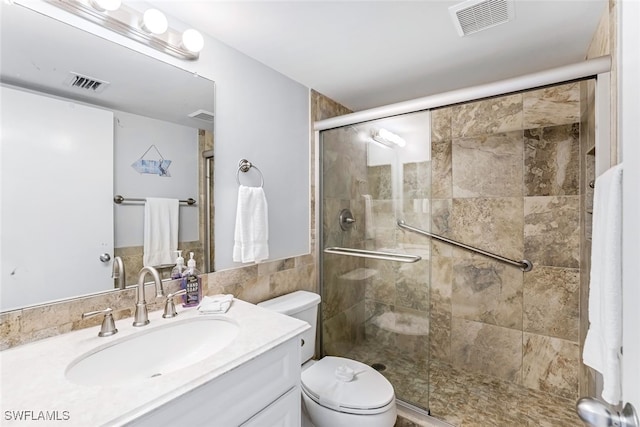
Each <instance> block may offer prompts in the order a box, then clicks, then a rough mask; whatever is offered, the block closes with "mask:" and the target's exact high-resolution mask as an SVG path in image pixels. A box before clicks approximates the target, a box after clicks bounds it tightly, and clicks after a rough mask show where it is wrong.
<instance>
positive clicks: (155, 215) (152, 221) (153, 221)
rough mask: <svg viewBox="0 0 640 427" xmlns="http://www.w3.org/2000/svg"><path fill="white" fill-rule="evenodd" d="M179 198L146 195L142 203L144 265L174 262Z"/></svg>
mask: <svg viewBox="0 0 640 427" xmlns="http://www.w3.org/2000/svg"><path fill="white" fill-rule="evenodd" d="M179 209H180V206H179V200H178V199H160V198H154V197H148V198H147V200H146V203H145V205H144V257H143V264H144V266H157V265H166V264H172V263H174V261H175V259H174V257H175V252H176V251H177V250H178V224H179V216H178V215H179Z"/></svg>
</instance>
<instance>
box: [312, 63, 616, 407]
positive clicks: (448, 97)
mask: <svg viewBox="0 0 640 427" xmlns="http://www.w3.org/2000/svg"><path fill="white" fill-rule="evenodd" d="M610 71H611V57H610V56H608V55H607V56H602V57H599V58H595V59H591V60H587V61H583V62H580V63H577V64H572V65H567V66H564V67H559V68H554V69H551V70H546V71H541V72H537V73H533V74H529V75H526V76H521V77H517V78H512V79H507V80H503V81H500V82H496V83H490V84H485V85H480V86H475V87H471V88H466V89H460V90H454V91H450V92H445V93H442V94H437V95H432V96H427V97H423V98H418V99H414V100H410V101H405V102H400V103H396V104H391V105H387V106H383V107H378V108H373V109H370V110H364V111H360V112H355V113H351V114H346V115H343V116H338V117H334V118H330V119H325V120H320V121H316V122H314V124H313V129H314V139H315V143H314V148H315V154H316V155H315V182H316V191H315V197H316V199H315V200H316V203H315V219H316V220H315V225H316V227H315V228H316V239H315V251H316V255H317V262H318V264H317V268H316V276H317V277H316V279H317V284H318V293H319V294H320V295H321V296H322V295H323V294H324V292H323V291H324V273H323V270H324V268H323V263H324V252H323V249H324V248H323V246H324V241H323V237H324V226H323V218H322V213H323V209H322V206H323V204H324V199H323V197H324V191H323V181H322V179H321V178H322V173H323V166H324V165H323V156H322V151H321V149H322V141H321V135H320V134H321V132H322V131H325V130H331V129H337V128H341V127H343V126H348V125H356V124H358V123H364V122H369V121H373V120H378V119H384V118H389V117H393V116H399V115H403V114H409V113H416V112H419V111H424V110H432V109H435V108H439V107H445V106H449V105H453V104H458V103H463V102H471V101H477V100H480V99H485V98H490V97H494V96H502V95H507V94H510V93H516V92H522V91H526V90H532V89H539V88H542V87H545V86H551V85H557V84H563V83H569V82H572V81H577V80H583V79H588V78H594V79H595V82H596V93H595V105H596V123H597V124H598V125H597V130H596V137H595V139H596V176H597V175H599V174H600V173H601V172H602V171H604V170H606V169H608V167H610V166H613V165H614V164H616V163H617V158H618V155H617V154H618V153H619V148H618V147H613V148H615V149H616V150H617V152H612V147H611V145H610V142H609V135H610V133H609V132H610V114H611V113H610V96H609V90H610V89H609V87H610V78H611V77H610ZM324 303H325V302H324V301H323V300H322V301H321V303H320V307H319V310H318V323H317V324H318V333H317V334H316V349H317V352H318V355H319V356H321V357H322V356H324V355H325V354H324V347H323V333H324V332H323V328H324V325H323V310H322V304H324ZM601 387H602V384H601V383H597V384H596V390H601ZM398 402H399V403H400V404H401V405H402V406H404V407H406V408H408V409H409V410H412V411H417V412H418V413H421V414H423V415H429V414H428V412H427V411H424V410H422V409H421V408H417V407H415V406H413V405H411V404H410V403H406V402H404V401H402V400H400V399H398Z"/></svg>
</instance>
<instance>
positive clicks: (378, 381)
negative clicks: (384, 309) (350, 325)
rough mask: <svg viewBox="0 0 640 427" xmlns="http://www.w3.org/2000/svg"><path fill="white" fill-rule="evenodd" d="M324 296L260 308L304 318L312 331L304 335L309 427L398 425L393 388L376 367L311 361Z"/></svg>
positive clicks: (302, 294)
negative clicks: (310, 426)
mask: <svg viewBox="0 0 640 427" xmlns="http://www.w3.org/2000/svg"><path fill="white" fill-rule="evenodd" d="M318 304H320V296H319V295H318V294H314V293H313V292H307V291H296V292H292V293H290V294H287V295H283V296H280V297H277V298H274V299H270V300H267V301H264V302H261V303H260V304H258V305H259V306H260V307H263V308H266V309H269V310H273V311H276V312H278V313H282V314H286V315H288V316H291V317H295V318H296V319H300V320H304V321H305V322H307V323H309V324H310V325H311V329H309V330H308V331H307V332H305V333H304V334H303V335H302V340H303V341H302V350H301V364H302V378H301V383H302V413H303V418H304V417H305V416H306V417H308V419H307V420H305V419H303V426H304V425H305V422H306V423H307V425H308V423H309V422H311V423H312V424H311V425H312V426H315V427H353V426H358V427H392V426H393V425H394V424H395V422H396V399H395V394H394V391H393V386H392V385H391V383H390V382H389V381H388V380H387V379H386V378H385V377H384V376H382V374H380V373H379V372H377V371H376V370H375V369H373V368H372V367H370V366H368V365H365V364H364V363H360V362H358V361H355V360H351V359H346V358H343V357H333V356H326V357H323V358H322V359H320V360H318V361H314V360H311V358H312V357H313V356H314V353H315V341H316V340H315V337H316V319H317V313H318Z"/></svg>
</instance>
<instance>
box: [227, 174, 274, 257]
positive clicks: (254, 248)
mask: <svg viewBox="0 0 640 427" xmlns="http://www.w3.org/2000/svg"><path fill="white" fill-rule="evenodd" d="M234 240H235V243H234V246H233V260H234V261H235V262H256V263H257V262H260V261H263V260H265V259H267V258H269V243H268V241H269V217H268V211H267V198H266V196H265V194H264V190H263V189H262V187H247V186H244V185H241V186H240V188H239V189H238V207H237V210H236V230H235V237H234Z"/></svg>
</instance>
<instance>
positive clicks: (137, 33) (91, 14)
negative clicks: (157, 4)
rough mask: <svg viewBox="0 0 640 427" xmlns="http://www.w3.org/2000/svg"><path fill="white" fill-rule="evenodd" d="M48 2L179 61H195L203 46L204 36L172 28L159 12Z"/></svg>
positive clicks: (116, 1) (109, 2)
mask: <svg viewBox="0 0 640 427" xmlns="http://www.w3.org/2000/svg"><path fill="white" fill-rule="evenodd" d="M45 1H46V2H47V3H50V4H52V5H54V6H57V7H59V8H61V9H64V10H66V11H68V12H71V13H73V14H74V15H77V16H79V17H81V18H84V19H86V20H88V21H91V22H93V23H94V24H98V25H101V26H103V27H105V28H108V29H109V30H111V31H114V32H116V33H118V34H120V35H123V36H126V37H129V38H130V39H132V40H135V41H137V42H139V43H142V44H145V45H147V46H150V47H152V48H154V49H157V50H159V51H161V52H164V53H167V54H169V55H172V56H175V57H176V58H180V59H187V60H196V59H198V58H199V57H200V51H201V50H202V48H203V47H204V38H203V37H202V34H200V33H199V32H198V31H197V30H194V29H193V28H190V29H187V30H186V31H184V32H183V31H178V30H175V29H172V28H170V27H169V22H168V20H167V17H166V16H165V15H164V13H162V12H161V11H159V10H158V9H148V10H146V11H145V12H144V13H142V12H140V11H138V10H136V9H134V8H131V7H128V6H126V5H124V4H122V0H45Z"/></svg>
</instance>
